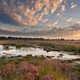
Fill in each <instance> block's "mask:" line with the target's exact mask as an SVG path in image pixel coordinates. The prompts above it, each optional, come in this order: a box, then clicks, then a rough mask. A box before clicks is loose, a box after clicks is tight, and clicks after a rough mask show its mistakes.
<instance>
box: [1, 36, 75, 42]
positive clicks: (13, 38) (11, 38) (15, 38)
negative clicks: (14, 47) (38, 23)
mask: <svg viewBox="0 0 80 80" xmlns="http://www.w3.org/2000/svg"><path fill="white" fill-rule="evenodd" d="M0 40H47V41H65V40H66V39H64V38H60V39H49V38H48V39H44V38H22V37H2V36H1V37H0ZM71 41H74V39H71Z"/></svg>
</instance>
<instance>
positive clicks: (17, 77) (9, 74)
mask: <svg viewBox="0 0 80 80" xmlns="http://www.w3.org/2000/svg"><path fill="white" fill-rule="evenodd" d="M0 80H80V65H79V64H76V65H73V64H72V63H69V62H68V61H60V60H48V59H46V58H45V57H44V56H40V57H37V56H34V57H33V56H31V55H28V56H26V57H23V58H22V59H15V60H12V59H9V60H1V61H0Z"/></svg>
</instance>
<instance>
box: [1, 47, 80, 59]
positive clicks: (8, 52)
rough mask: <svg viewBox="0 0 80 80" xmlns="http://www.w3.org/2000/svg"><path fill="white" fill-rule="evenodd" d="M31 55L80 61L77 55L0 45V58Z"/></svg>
mask: <svg viewBox="0 0 80 80" xmlns="http://www.w3.org/2000/svg"><path fill="white" fill-rule="evenodd" d="M29 54H31V55H33V56H41V55H44V56H45V57H46V56H47V57H52V58H53V59H63V60H71V59H80V56H79V55H70V54H69V53H67V52H62V51H61V52H58V51H50V52H47V51H44V50H43V49H42V48H33V47H29V48H26V47H21V48H20V49H17V48H16V47H15V46H3V45H0V57H2V56H5V57H14V56H19V55H21V56H26V55H29Z"/></svg>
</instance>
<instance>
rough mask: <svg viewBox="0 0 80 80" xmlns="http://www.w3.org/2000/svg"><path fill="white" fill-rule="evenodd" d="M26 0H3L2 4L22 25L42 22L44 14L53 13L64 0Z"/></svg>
mask: <svg viewBox="0 0 80 80" xmlns="http://www.w3.org/2000/svg"><path fill="white" fill-rule="evenodd" d="M24 2H25V3H24ZM24 2H23V1H21V0H17V1H15V0H9V1H8V2H7V0H2V3H1V4H0V5H1V8H2V9H3V12H4V13H5V14H6V15H8V16H9V17H10V18H11V19H12V21H13V22H16V23H17V24H19V25H20V26H33V25H36V24H38V23H39V22H42V20H43V19H44V16H48V15H49V14H50V13H51V14H53V13H54V12H55V10H56V9H57V8H58V6H59V4H61V3H62V0H57V1H56V0H25V1H24Z"/></svg>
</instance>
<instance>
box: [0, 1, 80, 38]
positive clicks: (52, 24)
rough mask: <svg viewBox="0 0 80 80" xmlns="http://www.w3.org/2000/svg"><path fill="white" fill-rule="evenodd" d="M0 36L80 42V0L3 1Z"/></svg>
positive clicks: (0, 14) (1, 2) (0, 11)
mask: <svg viewBox="0 0 80 80" xmlns="http://www.w3.org/2000/svg"><path fill="white" fill-rule="evenodd" d="M65 31H66V32H65ZM0 35H1V36H20V37H42V38H69V39H72V38H73V39H79V37H80V0H1V1H0Z"/></svg>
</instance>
